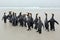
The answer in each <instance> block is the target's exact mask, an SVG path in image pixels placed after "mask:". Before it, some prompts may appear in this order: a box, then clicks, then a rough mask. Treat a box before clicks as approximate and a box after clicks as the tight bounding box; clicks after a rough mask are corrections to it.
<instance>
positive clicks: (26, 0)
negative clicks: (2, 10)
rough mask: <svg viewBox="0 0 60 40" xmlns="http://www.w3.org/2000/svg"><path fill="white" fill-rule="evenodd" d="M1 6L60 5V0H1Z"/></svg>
mask: <svg viewBox="0 0 60 40" xmlns="http://www.w3.org/2000/svg"><path fill="white" fill-rule="evenodd" d="M0 7H60V0H0Z"/></svg>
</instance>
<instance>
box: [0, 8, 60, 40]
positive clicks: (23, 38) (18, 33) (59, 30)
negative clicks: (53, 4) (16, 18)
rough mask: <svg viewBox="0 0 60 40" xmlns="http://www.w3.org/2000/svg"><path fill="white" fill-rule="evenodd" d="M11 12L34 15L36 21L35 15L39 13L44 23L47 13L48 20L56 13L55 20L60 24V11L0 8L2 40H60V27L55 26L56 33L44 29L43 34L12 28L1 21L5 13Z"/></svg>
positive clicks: (21, 28)
mask: <svg viewBox="0 0 60 40" xmlns="http://www.w3.org/2000/svg"><path fill="white" fill-rule="evenodd" d="M9 11H12V12H15V13H16V14H17V15H18V14H19V12H22V14H26V13H27V12H30V13H32V15H33V18H34V19H35V14H36V13H38V14H39V15H38V16H40V17H41V18H42V21H43V23H44V19H45V12H47V14H48V20H49V19H50V18H51V14H52V13H54V15H55V19H56V20H57V21H58V22H59V23H60V9H59V8H58V9H54V8H53V9H52V8H51V9H49V8H47V9H43V8H42V9H41V8H0V40H60V25H57V24H56V25H55V28H56V31H49V32H47V31H45V30H43V29H42V34H39V33H37V32H36V30H35V29H32V30H31V31H27V28H26V27H21V26H19V25H18V26H15V27H14V26H12V24H11V23H9V22H8V20H7V23H6V24H4V22H3V21H2V20H1V19H2V16H3V13H4V12H6V14H8V13H9Z"/></svg>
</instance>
